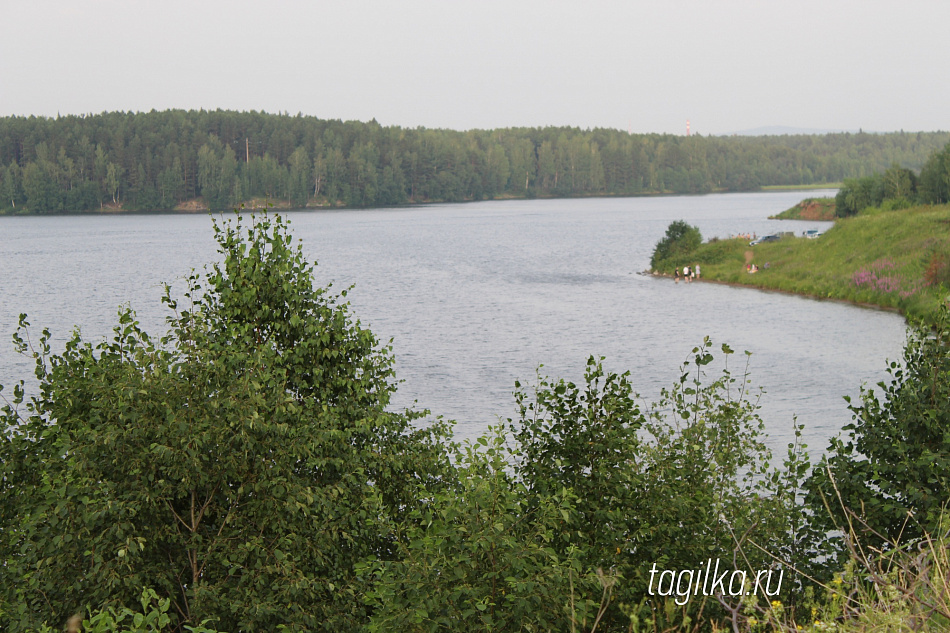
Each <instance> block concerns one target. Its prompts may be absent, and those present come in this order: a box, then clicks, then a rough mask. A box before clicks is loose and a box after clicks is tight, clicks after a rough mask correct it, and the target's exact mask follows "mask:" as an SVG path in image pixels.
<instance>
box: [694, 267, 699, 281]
mask: <svg viewBox="0 0 950 633" xmlns="http://www.w3.org/2000/svg"><path fill="white" fill-rule="evenodd" d="M693 271H694V272H695V273H696V279H699V264H696V265H695V266H693Z"/></svg>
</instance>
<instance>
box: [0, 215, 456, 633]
mask: <svg viewBox="0 0 950 633" xmlns="http://www.w3.org/2000/svg"><path fill="white" fill-rule="evenodd" d="M215 235H216V237H217V240H218V244H219V245H220V250H221V253H222V255H223V261H222V263H221V264H217V265H215V266H213V267H212V268H211V270H210V271H209V272H208V274H207V275H205V276H199V275H193V276H192V277H191V278H190V280H189V282H188V288H187V292H186V293H185V298H184V301H177V302H176V301H175V300H173V299H172V298H171V296H170V292H169V291H168V289H166V295H165V301H166V303H168V305H169V307H170V308H171V309H172V310H173V311H174V314H173V315H172V316H171V317H169V325H170V332H169V334H168V335H167V336H166V337H165V338H163V339H162V340H161V341H160V342H156V341H155V340H153V339H152V338H150V337H149V336H148V335H147V334H146V333H145V332H143V331H142V330H141V329H140V328H139V327H138V323H137V322H136V321H135V317H134V314H133V313H132V312H131V311H130V310H123V311H122V312H121V313H120V316H119V324H118V325H117V326H116V328H115V333H114V338H113V339H112V340H109V341H105V342H102V343H100V344H98V345H95V346H94V345H92V344H90V343H88V342H85V341H84V340H83V339H82V338H81V337H80V335H79V334H78V332H77V333H76V334H75V335H74V337H73V338H72V340H71V341H69V342H68V343H67V345H66V349H65V351H64V352H63V353H62V354H60V355H51V354H50V348H49V344H48V339H49V333H48V332H44V334H43V336H42V337H41V338H40V340H39V341H38V342H36V343H34V342H33V341H32V340H31V339H30V338H29V334H28V331H27V330H26V329H25V328H26V326H27V325H28V323H27V322H26V319H25V317H21V328H22V329H21V332H20V334H19V335H18V337H17V340H18V343H19V346H20V351H21V352H23V353H25V354H32V355H33V356H34V358H35V359H36V374H37V376H38V378H39V379H40V392H39V396H38V397H36V398H34V399H33V400H31V401H30V402H29V403H28V404H26V405H24V403H23V388H22V383H21V385H18V386H17V387H16V388H15V393H14V398H13V401H12V402H11V403H10V404H9V405H8V406H7V407H5V409H4V413H3V417H2V421H3V432H2V433H0V469H2V470H0V526H2V530H0V560H3V561H4V564H3V565H0V600H2V602H0V605H2V615H0V628H2V629H3V630H5V631H26V630H33V629H35V628H37V627H38V626H40V625H41V624H42V623H47V624H50V625H53V626H59V625H61V623H62V622H64V621H66V619H67V618H69V617H70V616H72V615H73V614H75V613H77V612H83V611H85V610H86V608H87V607H95V608H97V609H107V608H115V609H121V608H125V607H129V606H131V605H134V604H135V602H136V600H137V599H138V597H139V592H140V591H141V588H142V587H151V588H153V589H154V590H155V591H156V593H157V596H158V597H159V598H160V599H161V600H168V601H170V605H171V608H170V609H169V612H168V614H169V617H170V619H171V625H170V626H172V627H179V626H181V625H185V624H192V625H195V624H197V623H200V622H202V621H205V620H211V621H213V623H214V626H216V627H217V628H220V629H221V630H227V631H238V630H243V631H272V630H276V628H277V627H278V626H281V625H284V626H287V627H289V629H290V630H308V631H312V630H324V629H327V630H334V631H346V630H355V629H357V628H359V626H361V625H362V623H363V622H364V621H365V619H366V607H365V605H364V604H363V601H362V600H360V599H359V595H360V594H361V592H362V587H361V586H360V585H359V584H358V582H357V579H356V576H355V571H354V566H355V564H356V563H357V561H359V560H362V559H364V558H366V557H368V556H384V555H386V554H387V553H388V552H389V550H390V548H391V546H392V543H391V541H390V540H389V538H388V537H387V535H385V534H381V533H378V532H374V531H373V527H372V526H373V525H374V522H375V519H377V518H378V517H380V516H390V517H392V518H393V520H396V519H397V518H398V517H399V516H401V515H402V513H404V512H406V511H407V509H408V508H410V507H411V506H412V505H413V503H414V501H415V495H416V494H417V492H418V485H417V484H420V482H421V483H427V482H430V481H432V480H434V479H435V478H439V479H441V478H442V476H443V474H444V472H445V469H446V468H447V461H446V458H445V453H444V450H443V449H442V446H441V442H436V441H433V439H434V438H433V435H432V434H430V433H427V432H423V431H417V430H413V429H412V427H411V426H410V421H411V419H412V417H413V416H412V415H409V414H400V413H392V412H388V411H386V410H385V407H386V405H387V404H388V402H389V396H390V394H391V392H392V391H393V389H394V385H393V381H392V363H393V361H392V356H391V354H390V352H389V350H388V348H381V347H380V346H379V345H378V343H377V341H376V339H375V338H374V337H373V335H372V334H371V333H370V332H369V331H368V330H366V329H364V328H362V327H360V326H359V323H357V322H354V321H353V320H352V319H351V318H350V316H349V314H348V312H347V308H346V304H343V303H340V301H339V299H338V298H337V297H335V296H333V295H331V294H330V293H329V292H328V290H327V289H325V288H320V287H316V286H315V285H314V283H313V266H312V265H310V264H308V263H307V262H306V261H305V259H304V257H303V254H302V252H301V249H300V247H299V245H298V246H296V247H294V245H293V244H292V240H291V238H290V236H289V234H288V231H287V230H286V226H285V225H284V223H283V221H282V220H281V219H280V218H279V217H275V218H270V217H264V218H262V219H256V220H252V222H251V224H250V225H249V226H246V227H245V226H244V225H243V224H242V223H241V221H240V220H239V221H238V222H237V223H236V224H228V225H225V226H224V227H220V226H217V225H216V226H215ZM436 435H438V433H436Z"/></svg>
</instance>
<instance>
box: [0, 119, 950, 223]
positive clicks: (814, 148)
mask: <svg viewBox="0 0 950 633" xmlns="http://www.w3.org/2000/svg"><path fill="white" fill-rule="evenodd" d="M948 140H950V133H946V132H927V133H923V132H920V133H905V132H898V133H890V134H867V133H857V134H849V133H843V134H828V135H824V136H807V135H801V136H768V137H709V136H705V137H704V136H698V135H697V136H691V137H684V136H674V135H669V134H627V133H625V132H621V131H618V130H608V129H594V130H581V129H578V128H567V127H546V128H511V129H499V130H473V131H468V132H458V131H453V130H431V129H425V128H416V129H404V128H400V127H383V126H381V125H379V124H378V123H377V122H376V121H370V122H368V123H362V122H353V121H349V122H343V121H338V120H322V119H317V118H314V117H307V116H302V115H297V116H289V115H285V114H266V113H262V112H229V111H222V110H218V111H214V112H208V111H204V110H202V111H187V112H186V111H182V110H172V111H166V112H156V111H152V112H147V113H132V112H128V113H124V112H114V113H103V114H97V115H86V116H65V117H57V118H55V119H52V118H44V117H4V118H0V212H8V213H9V212H14V213H26V212H32V213H50V212H60V211H85V210H95V209H100V208H103V207H112V208H122V209H127V210H160V209H173V208H175V207H177V206H179V205H182V204H184V203H187V202H190V201H194V200H196V199H199V198H200V199H201V202H202V203H203V205H205V206H208V207H210V208H212V209H218V208H228V207H233V206H236V205H238V204H240V203H242V202H244V201H248V200H251V199H254V198H264V197H267V198H270V199H272V200H282V201H288V202H289V203H290V204H291V205H293V206H298V207H303V206H306V205H308V204H329V205H345V206H351V207H360V206H382V205H395V204H404V203H411V202H435V201H463V200H482V199H491V198H495V197H534V196H589V195H635V194H643V193H705V192H709V191H715V190H726V191H744V190H751V189H756V188H758V187H761V186H766V185H808V184H821V183H831V182H840V181H842V180H844V179H847V178H860V177H863V176H867V175H871V174H874V173H879V172H881V171H883V170H885V169H887V168H888V167H889V166H891V165H893V164H895V163H896V164H899V165H902V166H903V167H905V168H908V169H911V170H919V169H920V168H921V167H922V166H923V164H924V162H925V161H926V160H927V158H928V157H929V156H930V155H931V154H933V153H934V151H936V150H938V149H940V148H941V147H943V146H944V145H945V144H946V143H947V142H948Z"/></svg>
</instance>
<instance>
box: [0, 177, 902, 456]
mask: <svg viewBox="0 0 950 633" xmlns="http://www.w3.org/2000/svg"><path fill="white" fill-rule="evenodd" d="M807 195H808V196H815V195H821V194H820V192H818V193H816V192H809V193H808V194H807ZM803 197H805V196H804V195H803V194H801V193H794V192H770V193H756V194H734V195H733V194H729V195H710V196H683V197H663V198H612V199H588V200H544V201H504V202H481V203H472V204H464V205H434V206H427V207H411V208H404V209H386V210H362V211H328V212H299V213H292V214H291V215H292V228H293V231H294V234H295V235H296V236H297V237H299V238H300V239H302V240H303V244H304V249H305V251H306V252H307V253H308V255H310V256H312V257H313V258H315V259H317V260H318V261H319V266H318V267H317V274H318V280H319V282H320V283H324V284H325V283H328V282H331V281H332V282H333V283H334V287H335V288H336V289H338V290H339V289H343V288H346V287H348V286H350V285H351V284H352V285H355V287H354V289H353V290H352V291H351V292H350V293H349V294H348V295H347V300H348V301H350V303H351V305H352V309H353V312H354V313H355V315H356V316H357V317H359V318H360V320H361V321H362V322H363V323H364V324H367V325H369V326H370V327H371V328H372V329H373V331H374V332H375V333H376V334H377V336H379V337H380V339H382V340H384V341H385V340H388V339H390V338H392V339H393V344H394V349H395V354H396V367H397V377H398V378H399V379H401V380H402V381H403V382H402V384H401V385H400V387H399V391H398V393H397V396H396V399H395V403H396V404H397V405H400V406H411V405H412V404H413V402H414V401H417V402H418V406H419V407H426V408H429V409H431V410H432V412H433V414H440V415H444V416H445V417H447V418H451V419H455V420H457V421H458V426H457V428H456V433H457V435H459V436H461V437H473V436H475V435H477V434H479V433H481V432H482V431H483V430H484V429H485V428H486V426H487V425H488V424H492V423H494V422H497V421H498V420H499V419H504V418H507V417H510V416H512V415H513V414H514V401H513V399H512V397H511V392H512V389H513V385H514V381H515V380H516V379H519V380H521V381H522V382H523V383H528V384H530V383H531V382H532V380H533V377H534V375H535V373H536V370H537V368H538V366H539V365H541V364H543V365H544V367H543V369H542V372H544V373H546V374H549V375H555V376H563V377H565V378H569V379H572V380H577V379H579V378H580V377H581V376H582V373H583V369H584V366H585V362H586V359H587V357H588V356H589V355H591V354H594V355H599V356H605V357H606V361H605V362H606V365H607V367H608V368H609V369H611V370H616V371H625V370H629V371H630V372H631V374H632V376H633V381H634V384H635V385H636V386H637V389H638V390H639V391H640V393H641V394H642V395H643V396H644V397H646V398H649V399H653V398H655V397H656V395H657V394H658V393H659V390H660V388H662V387H663V386H667V385H670V384H671V382H672V380H673V379H674V378H675V377H676V376H677V374H678V366H679V364H680V363H681V362H682V361H683V360H685V359H686V358H687V357H688V355H689V352H690V350H691V349H692V348H693V347H694V346H696V345H698V344H699V343H701V342H702V340H703V337H705V336H710V337H711V338H712V339H713V340H714V343H715V348H716V349H718V346H719V344H720V343H723V342H726V343H729V345H730V346H732V347H733V348H734V349H736V350H737V351H742V350H749V351H751V352H752V356H751V361H750V371H751V374H752V380H753V383H754V384H755V385H760V386H762V387H763V388H764V389H765V395H764V396H763V398H762V401H761V403H762V406H763V410H762V412H763V416H764V418H765V420H766V423H767V426H768V428H769V431H770V433H771V435H772V436H773V441H772V444H773V446H775V447H779V448H782V449H783V450H784V444H785V443H786V442H787V441H789V439H790V433H791V420H792V418H793V416H796V415H797V416H798V419H799V420H800V421H802V422H804V423H805V425H806V433H807V436H808V443H809V444H810V445H811V447H812V448H813V449H822V448H824V447H825V445H826V443H827V438H828V437H829V436H831V435H834V434H835V433H836V432H837V431H838V430H839V429H840V428H841V426H842V425H844V424H845V423H847V422H848V421H849V420H850V414H849V412H848V410H847V408H846V405H845V403H844V402H843V400H842V396H844V395H852V396H854V395H857V393H858V389H859V386H860V385H861V384H862V383H863V382H869V383H872V384H873V383H874V382H877V381H879V380H881V379H883V378H884V377H885V375H886V374H885V373H884V371H883V370H884V367H885V361H886V359H896V358H898V357H899V356H900V352H901V346H902V344H903V340H904V324H903V320H902V319H901V318H900V317H899V316H897V315H895V314H892V313H887V312H881V311H874V310H866V309H860V308H856V307H853V306H849V305H845V304H839V303H831V302H821V301H813V300H808V299H802V298H799V297H793V296H789V295H784V294H779V293H768V292H761V291H756V290H751V289H744V288H732V287H727V286H720V285H713V284H703V283H695V284H688V285H687V284H674V283H673V282H672V281H670V280H667V279H655V278H653V277H650V276H644V275H640V274H637V273H639V272H641V271H643V270H644V269H645V268H646V267H647V266H648V262H649V258H650V254H651V252H652V249H653V245H654V244H655V243H656V242H657V240H659V239H660V238H661V237H662V236H663V234H664V232H665V231H666V227H667V225H668V224H669V222H670V221H672V220H678V219H683V220H686V221H687V222H690V223H691V224H696V225H698V226H699V227H700V229H701V231H702V233H703V235H704V237H706V238H708V237H711V236H714V235H718V236H720V237H727V236H729V235H732V234H736V233H740V232H741V233H746V232H748V233H753V232H754V233H757V234H759V235H762V234H766V233H772V232H776V231H778V230H784V231H794V232H795V233H796V234H800V233H801V232H802V231H803V230H806V229H809V228H825V226H827V225H826V224H824V223H819V222H787V221H786V222H780V221H777V220H767V219H765V218H767V217H768V216H769V215H771V214H774V213H777V212H779V211H782V210H784V209H786V208H788V207H790V206H792V205H793V204H795V203H797V202H798V201H799V200H801V199H802V198H803ZM216 257H217V255H216V248H215V244H214V242H213V239H212V233H211V230H210V219H209V218H208V217H207V216H176V215H147V216H90V217H35V218H16V217H5V218H0V261H2V263H3V268H4V272H5V274H4V275H3V280H2V282H0V283H2V284H3V292H2V293H0V302H2V304H0V306H2V310H0V333H3V334H4V337H5V340H9V339H8V338H6V337H7V336H9V334H10V333H12V332H13V331H14V329H15V327H16V315H17V314H18V313H20V312H28V313H29V314H30V320H31V322H32V323H33V324H34V325H35V326H38V329H41V328H42V327H44V326H48V327H50V328H51V329H53V330H54V334H55V335H56V337H57V340H58V341H59V345H61V344H62V341H63V340H64V339H65V338H66V337H67V336H68V335H69V333H70V331H71V330H72V327H73V326H74V325H77V324H78V325H81V326H82V331H83V333H84V335H85V336H86V337H87V338H89V339H92V340H95V339H97V338H98V337H101V336H103V335H105V334H107V333H108V332H109V330H110V329H111V326H112V324H114V322H115V313H116V308H117V306H118V305H119V304H120V303H124V302H130V303H131V305H132V307H133V308H135V309H136V310H137V311H138V315H139V319H140V321H141V322H142V323H143V325H144V326H145V327H146V329H148V330H149V331H150V332H153V333H157V332H162V331H164V322H163V319H164V316H165V312H164V311H163V307H162V306H161V303H160V301H159V297H160V295H161V287H160V284H161V282H163V281H172V282H174V281H175V280H176V279H180V278H182V277H183V276H185V275H187V274H188V272H189V271H190V269H191V268H193V267H196V268H200V267H201V266H202V265H203V264H205V263H207V262H209V261H211V260H213V259H214V258H216ZM181 286H182V284H181V283H179V287H181ZM731 361H732V362H733V363H734V364H735V363H736V362H740V361H741V358H740V355H736V356H733V357H732V359H731ZM731 369H738V368H736V367H732V368H731ZM31 374H32V370H31V367H30V365H29V363H28V362H26V361H25V360H24V359H20V358H18V357H16V356H15V355H14V354H13V351H12V347H11V346H10V345H9V344H4V345H3V346H2V347H0V383H2V384H4V385H10V384H12V382H13V381H14V379H19V378H21V377H26V376H29V375H31Z"/></svg>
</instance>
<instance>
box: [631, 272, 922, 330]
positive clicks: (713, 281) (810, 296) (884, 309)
mask: <svg viewBox="0 0 950 633" xmlns="http://www.w3.org/2000/svg"><path fill="white" fill-rule="evenodd" d="M640 274H642V275H645V276H647V277H655V278H663V279H670V280H672V279H673V276H672V275H667V274H664V273H652V272H650V271H649V270H645V271H643V272H642V273H640ZM694 281H698V282H700V283H708V284H715V285H717V286H729V287H732V288H748V289H750V290H759V291H762V292H775V293H778V294H783V295H790V296H793V297H801V298H803V299H811V300H812V301H832V302H834V303H845V304H848V305H852V306H855V307H857V308H865V309H868V310H877V311H879V312H894V313H896V314H900V315H901V316H903V317H904V320H905V321H906V320H907V315H906V314H904V313H903V312H901V311H900V309H899V308H894V307H890V306H882V305H878V304H876V303H864V302H860V301H853V300H851V299H840V298H837V297H822V296H819V295H814V294H808V293H803V292H793V291H791V290H784V289H782V288H768V287H765V286H757V285H754V284H743V283H739V282H735V281H723V280H721V279H709V278H705V277H700V278H699V279H694V280H693V281H690V282H688V283H693V282H694ZM674 283H677V282H674Z"/></svg>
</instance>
